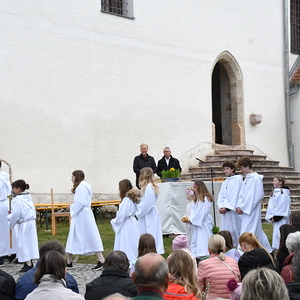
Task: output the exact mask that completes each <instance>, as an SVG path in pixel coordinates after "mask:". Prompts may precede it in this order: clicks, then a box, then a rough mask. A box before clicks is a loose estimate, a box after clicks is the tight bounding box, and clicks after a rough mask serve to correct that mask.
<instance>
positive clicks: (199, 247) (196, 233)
mask: <svg viewBox="0 0 300 300" xmlns="http://www.w3.org/2000/svg"><path fill="white" fill-rule="evenodd" d="M210 209H211V201H209V200H208V198H207V197H204V202H202V201H201V200H199V199H198V200H197V201H196V202H194V201H193V205H192V208H191V214H190V221H191V223H192V225H193V236H192V240H191V245H190V247H191V252H192V253H193V255H194V256H196V257H199V256H206V255H208V238H209V237H210V236H211V235H212V234H213V233H212V228H213V226H214V225H213V218H212V216H211V215H210V213H209V212H210Z"/></svg>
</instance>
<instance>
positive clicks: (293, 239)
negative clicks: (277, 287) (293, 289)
mask: <svg viewBox="0 0 300 300" xmlns="http://www.w3.org/2000/svg"><path fill="white" fill-rule="evenodd" d="M285 244H286V247H287V249H288V250H289V253H290V254H289V256H288V257H287V258H286V259H285V260H284V263H283V268H282V270H281V272H280V275H281V277H282V278H283V280H284V282H285V283H288V282H291V276H290V271H291V268H292V260H293V257H294V254H295V252H296V251H297V250H298V249H300V231H296V232H292V233H290V234H289V235H288V237H287V239H286V242H285Z"/></svg>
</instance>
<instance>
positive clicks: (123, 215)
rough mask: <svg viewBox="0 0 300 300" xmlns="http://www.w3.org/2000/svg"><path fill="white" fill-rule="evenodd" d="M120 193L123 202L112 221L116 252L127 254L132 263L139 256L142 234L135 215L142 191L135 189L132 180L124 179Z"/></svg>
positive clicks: (121, 182)
mask: <svg viewBox="0 0 300 300" xmlns="http://www.w3.org/2000/svg"><path fill="white" fill-rule="evenodd" d="M119 193H120V197H121V199H122V201H121V203H120V206H119V210H118V212H117V215H116V217H115V218H114V219H112V220H111V221H110V223H111V225H112V228H113V231H114V232H115V243H114V250H120V251H123V252H125V253H126V255H127V257H128V259H129V261H130V262H131V261H132V260H134V259H136V258H137V254H138V252H137V249H138V242H139V238H140V232H139V228H138V221H137V219H136V218H135V214H136V212H137V204H138V203H140V201H141V191H140V190H138V189H133V188H132V184H131V182H130V180H128V179H124V180H121V181H120V182H119Z"/></svg>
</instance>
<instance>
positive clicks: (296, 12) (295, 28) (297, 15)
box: [290, 0, 300, 55]
mask: <svg viewBox="0 0 300 300" xmlns="http://www.w3.org/2000/svg"><path fill="white" fill-rule="evenodd" d="M290 18H291V19H290V22H291V53H294V54H298V55H299V54H300V1H299V0H291V12H290Z"/></svg>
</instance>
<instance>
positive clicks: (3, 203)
mask: <svg viewBox="0 0 300 300" xmlns="http://www.w3.org/2000/svg"><path fill="white" fill-rule="evenodd" d="M1 163H2V161H1V160H0V228H1V239H0V267H1V266H3V265H4V260H3V256H6V255H11V254H15V253H16V250H15V245H16V243H15V240H14V243H13V244H12V246H13V248H10V234H9V222H8V220H7V215H8V210H9V200H8V198H7V196H8V195H10V194H11V184H10V182H9V175H8V174H7V173H6V172H5V171H2V170H1ZM15 236H16V235H15V234H13V237H14V238H15Z"/></svg>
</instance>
